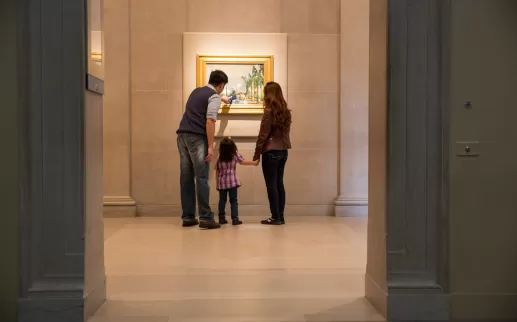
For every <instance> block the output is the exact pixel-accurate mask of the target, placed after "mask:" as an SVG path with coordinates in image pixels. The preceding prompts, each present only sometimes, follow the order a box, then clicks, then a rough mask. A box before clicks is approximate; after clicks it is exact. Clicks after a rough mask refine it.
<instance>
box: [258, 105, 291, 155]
mask: <svg viewBox="0 0 517 322" xmlns="http://www.w3.org/2000/svg"><path fill="white" fill-rule="evenodd" d="M289 132H290V131H287V133H284V132H283V131H282V130H281V129H279V128H278V127H276V126H274V125H273V119H272V111H271V109H270V108H265V109H264V116H262V122H261V123H260V132H259V135H258V138H257V146H256V148H255V155H254V156H253V160H254V161H255V160H259V159H260V155H261V154H262V153H264V152H267V151H271V150H288V149H290V148H291V139H290V137H289Z"/></svg>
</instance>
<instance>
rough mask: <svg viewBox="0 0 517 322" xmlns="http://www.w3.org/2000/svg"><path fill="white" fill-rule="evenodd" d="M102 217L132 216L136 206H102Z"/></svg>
mask: <svg viewBox="0 0 517 322" xmlns="http://www.w3.org/2000/svg"><path fill="white" fill-rule="evenodd" d="M103 213H104V218H132V217H136V213H137V211H136V206H106V205H105V206H104V207H103Z"/></svg>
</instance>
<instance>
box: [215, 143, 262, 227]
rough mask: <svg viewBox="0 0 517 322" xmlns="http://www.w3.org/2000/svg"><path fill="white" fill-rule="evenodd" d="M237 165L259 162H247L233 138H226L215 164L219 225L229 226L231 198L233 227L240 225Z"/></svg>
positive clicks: (256, 162)
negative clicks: (228, 211) (227, 211)
mask: <svg viewBox="0 0 517 322" xmlns="http://www.w3.org/2000/svg"><path fill="white" fill-rule="evenodd" d="M237 163H239V164H241V165H254V166H257V165H258V164H259V161H246V160H244V158H243V157H242V156H241V155H240V154H239V153H238V152H237V145H235V142H234V141H233V140H232V139H231V138H224V139H222V140H221V144H220V145H219V159H218V160H217V163H216V164H215V171H216V173H217V190H218V191H219V223H220V224H221V225H224V224H227V223H228V221H227V220H226V211H225V207H226V201H227V198H228V195H229V196H230V206H231V214H232V225H240V224H242V221H240V220H239V208H238V207H239V206H238V203H237V189H238V188H239V187H240V186H241V183H240V181H239V178H237V169H236V168H237Z"/></svg>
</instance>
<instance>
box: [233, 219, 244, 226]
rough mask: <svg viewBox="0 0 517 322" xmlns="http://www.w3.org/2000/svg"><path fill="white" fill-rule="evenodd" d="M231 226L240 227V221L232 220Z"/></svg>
mask: <svg viewBox="0 0 517 322" xmlns="http://www.w3.org/2000/svg"><path fill="white" fill-rule="evenodd" d="M232 225H234V226H238V225H242V221H240V220H239V218H237V219H232Z"/></svg>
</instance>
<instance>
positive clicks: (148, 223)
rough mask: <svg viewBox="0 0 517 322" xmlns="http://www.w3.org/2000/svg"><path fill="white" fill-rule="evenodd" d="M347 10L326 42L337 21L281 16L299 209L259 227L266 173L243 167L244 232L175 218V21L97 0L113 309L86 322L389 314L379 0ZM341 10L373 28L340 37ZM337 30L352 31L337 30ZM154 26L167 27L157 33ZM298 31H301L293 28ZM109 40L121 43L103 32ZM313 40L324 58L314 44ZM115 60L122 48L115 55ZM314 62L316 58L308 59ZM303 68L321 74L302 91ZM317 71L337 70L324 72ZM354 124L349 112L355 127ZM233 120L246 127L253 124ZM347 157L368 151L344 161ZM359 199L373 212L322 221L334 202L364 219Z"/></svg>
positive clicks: (108, 306)
mask: <svg viewBox="0 0 517 322" xmlns="http://www.w3.org/2000/svg"><path fill="white" fill-rule="evenodd" d="M347 2H350V3H351V2H352V1H347ZM355 2H356V3H354V4H349V5H350V6H351V7H350V8H346V9H347V10H345V9H344V8H343V7H342V6H343V5H344V4H343V3H346V2H343V1H341V4H339V1H335V3H336V4H337V5H338V7H337V8H338V17H337V18H336V21H337V27H336V28H337V29H335V30H333V31H332V30H331V31H332V32H333V33H331V32H330V31H327V33H325V34H323V35H322V34H319V33H316V32H312V33H311V32H310V30H312V29H313V28H316V29H317V28H324V29H325V28H330V29H332V28H333V27H332V26H324V27H321V26H320V27H318V25H317V24H316V25H314V22H310V21H309V20H307V21H308V22H307V25H303V26H299V25H297V24H296V21H291V20H292V19H291V18H289V17H286V16H282V18H281V20H282V21H283V22H282V24H284V23H285V24H286V25H287V27H285V28H287V29H288V30H286V33H287V35H288V36H287V37H288V46H291V47H289V50H288V55H287V64H288V73H287V74H288V75H286V77H287V79H288V84H287V88H285V89H284V90H285V92H286V93H287V95H288V104H289V105H290V107H291V109H292V110H293V133H292V136H293V139H294V141H295V142H293V145H294V146H295V149H293V153H291V155H290V159H289V161H288V166H287V168H288V169H287V170H286V171H289V172H290V173H289V174H287V175H288V176H290V178H291V179H290V180H291V181H290V183H289V182H288V183H287V185H286V189H287V194H288V199H290V200H294V202H292V204H291V205H290V207H288V208H289V209H288V210H286V220H287V225H285V226H281V227H268V226H261V225H260V224H259V221H260V219H263V218H262V217H267V215H268V212H267V209H268V207H267V197H266V194H265V188H264V187H262V185H263V179H262V177H261V173H260V171H259V169H258V168H257V169H256V170H255V169H251V170H249V171H248V170H243V171H241V169H239V171H241V172H240V173H239V176H240V177H241V180H242V181H243V184H244V185H245V186H244V187H243V189H242V190H241V191H240V193H241V192H242V196H240V197H239V198H240V199H241V200H240V201H241V205H240V208H241V209H240V212H241V213H243V214H245V213H248V214H249V215H243V217H242V220H243V221H244V225H243V226H240V227H238V228H237V227H231V226H230V227H224V228H223V229H221V230H216V231H200V230H198V229H196V228H193V229H191V228H189V229H185V228H182V227H180V222H181V221H180V218H179V216H178V214H180V213H181V209H180V205H179V203H178V201H179V196H178V192H179V191H177V190H178V189H177V187H179V165H176V164H175V163H174V162H179V156H178V155H177V152H176V151H175V149H176V147H175V143H174V138H175V135H174V131H175V129H176V125H177V123H178V120H179V118H181V114H182V104H183V99H182V96H183V95H184V93H183V89H184V88H183V87H184V84H183V77H184V76H183V77H182V75H181V73H179V72H177V71H178V70H181V66H182V65H181V64H182V61H183V60H184V59H185V57H183V53H184V48H183V47H182V46H183V45H184V43H183V42H182V33H179V32H177V31H174V32H171V31H170V29H174V30H177V29H176V28H178V26H176V25H175V24H176V23H180V22H178V21H175V22H174V23H172V24H173V25H174V26H171V25H170V22H169V24H167V25H166V26H163V25H161V24H160V23H162V22H166V21H168V17H167V15H166V14H165V13H160V12H161V11H162V10H160V7H159V5H155V4H153V5H150V4H145V5H144V3H143V2H142V3H141V7H138V6H139V4H138V3H139V2H137V1H133V2H127V3H126V2H124V3H125V4H122V3H123V2H120V3H118V4H115V3H114V2H108V1H106V2H105V14H104V19H105V21H104V24H105V32H106V33H107V35H105V36H104V39H105V47H106V60H105V61H106V75H105V77H106V93H105V97H104V140H103V141H104V187H105V189H104V201H105V205H106V206H105V210H106V211H105V217H106V218H104V254H105V260H104V266H105V268H106V276H107V301H106V303H104V305H103V306H102V307H101V308H100V309H99V310H98V311H97V312H96V314H95V315H94V316H93V317H92V318H91V319H92V322H101V321H111V320H110V319H112V320H116V319H117V318H118V319H121V318H128V317H132V319H134V320H135V321H138V319H141V320H142V321H154V320H156V321H162V320H163V321H168V320H169V319H170V320H172V319H174V320H182V321H215V320H220V321H243V320H246V319H247V320H250V321H251V320H253V321H291V320H305V321H333V320H336V319H338V318H339V319H340V320H342V319H343V318H344V317H346V318H347V319H349V320H353V321H361V320H363V321H377V320H379V321H382V320H384V318H383V314H385V304H383V302H382V300H379V298H378V297H377V296H376V295H375V294H376V293H375V292H376V291H377V290H374V289H372V288H371V285H374V284H376V285H379V287H380V288H383V287H384V288H385V284H384V285H382V283H383V282H382V281H384V283H386V263H385V261H386V260H385V256H386V254H385V250H386V247H385V219H384V218H385V213H384V211H385V209H384V208H383V207H380V205H382V204H383V203H385V200H384V193H385V190H384V191H383V189H385V188H384V187H385V181H384V182H383V180H385V177H386V162H385V160H386V159H385V158H386V153H387V147H386V131H387V128H386V117H387V115H386V114H387V111H386V110H387V109H386V105H387V87H386V82H387V80H386V79H387V77H386V75H387V72H386V37H387V35H386V29H387V14H386V3H385V1H374V2H372V3H371V4H369V5H368V7H367V10H368V11H367V12H364V11H362V12H355V13H354V11H350V10H353V9H354V8H356V9H357V10H361V9H362V10H364V5H361V4H360V3H361V2H362V1H355ZM169 5H171V4H168V5H167V6H169ZM167 6H166V7H167ZM171 6H176V4H174V5H171ZM376 6H379V7H376ZM167 8H168V9H167V10H172V9H171V8H170V7H167ZM161 9H164V8H161ZM176 9H178V10H180V8H176V7H175V10H176ZM194 9H196V8H191V7H190V6H189V7H188V8H183V9H181V10H186V11H185V15H186V16H187V17H188V19H187V20H188V21H186V22H184V23H185V24H186V26H187V28H186V29H187V30H184V31H189V30H190V29H191V28H192V30H195V31H199V30H202V31H205V30H206V31H210V30H209V28H210V27H209V26H197V27H194V26H192V24H194V22H193V21H196V20H195V17H191V15H190V14H189V10H194ZM197 9H199V8H197ZM304 10H305V9H304ZM344 12H345V13H346V15H347V17H348V18H351V19H352V18H353V17H354V16H357V14H359V16H360V17H366V19H367V20H366V22H365V21H364V20H363V21H359V22H360V23H362V25H366V26H367V30H366V31H364V30H363V32H364V33H363V34H362V36H361V34H360V33H354V32H350V30H352V29H351V27H353V22H350V21H351V20H350V19H345V20H343V14H344ZM158 13H160V15H155V14H158ZM331 13H333V11H329V12H326V14H328V15H331ZM365 14H366V16H365ZM162 15H163V16H162ZM150 17H152V18H150ZM355 19H358V18H355ZM284 20H285V21H284ZM344 21H347V22H349V23H350V25H347V26H344ZM164 28H170V29H167V30H169V31H167V32H166V33H165V34H162V33H160V32H159V30H163V29H164ZM250 28H251V27H250ZM282 28H284V27H282ZM289 28H291V29H289ZM305 28H308V29H307V31H306V32H305V33H300V32H294V31H299V30H306V29H305ZM248 29H249V28H248ZM113 30H117V33H113V34H112V35H116V37H110V34H109V33H110V32H113ZM289 30H294V31H293V32H292V33H291V32H289ZM246 32H249V33H253V32H256V33H257V32H260V30H259V29H257V30H256V31H255V30H253V28H251V29H249V30H246ZM344 32H345V34H346V36H345V34H344ZM365 34H366V36H367V38H366V39H365V38H364V35H365ZM153 37H155V38H153ZM359 41H362V42H363V44H359V43H358V42H359ZM314 43H316V44H318V45H319V46H322V47H324V48H331V49H333V50H332V51H325V50H321V48H318V47H317V46H314ZM364 43H366V46H364ZM157 44H160V45H157ZM354 46H355V47H354ZM164 48H165V49H164ZM347 48H352V49H350V50H348V51H347ZM354 48H355V49H354ZM364 48H366V51H362V52H360V53H359V54H358V52H357V50H364ZM110 51H111V52H110ZM117 51H118V52H121V53H124V52H125V54H124V55H122V56H118V55H116V54H115V53H116V52H117ZM316 54H318V55H320V56H318V57H319V58H318V59H316V60H314V55H316ZM110 55H111V56H110ZM365 55H366V56H365ZM110 57H111V58H112V59H110ZM354 59H357V60H358V61H360V62H362V63H366V70H364V69H356V70H355V71H354V70H353V68H357V67H358V66H362V65H361V63H359V64H358V61H354ZM175 61H176V63H178V64H179V65H174V62H175ZM311 61H312V62H313V63H314V64H315V67H314V69H315V71H313V72H312V73H309V74H317V75H315V76H314V77H315V78H318V77H320V76H318V75H319V74H322V75H324V77H320V78H321V79H318V81H317V82H307V81H305V82H304V81H301V80H304V79H306V75H307V71H306V69H305V66H306V64H307V63H310V62H311ZM164 66H167V67H166V68H164ZM174 66H176V67H174ZM336 69H337V70H336ZM326 70H328V71H331V72H332V71H335V74H333V75H334V76H332V77H330V76H328V75H329V74H328V73H325V72H324V71H326ZM175 71H176V72H175ZM351 72H355V73H357V74H355V75H353V74H351ZM113 75H115V76H113ZM178 75H179V76H178ZM110 77H112V78H111V79H110ZM358 78H359V79H361V80H362V82H358V81H357V80H358ZM121 80H122V81H121ZM357 84H359V85H357ZM349 86H352V87H353V88H354V91H350V88H351V87H349ZM358 91H362V92H361V93H360V94H358ZM327 108H328V109H327ZM354 113H356V114H354ZM351 117H356V122H355V125H354V120H351V119H350V118H351ZM229 120H230V121H231V120H233V121H235V120H236V118H235V117H231V118H230V119H229ZM259 120H260V119H259ZM243 121H246V122H248V123H246V125H244V126H249V124H250V122H251V121H253V119H252V118H250V117H247V118H244V120H243ZM107 123H109V126H107ZM316 126H317V128H314V129H313V127H316ZM358 140H359V141H361V142H360V143H359V144H358V143H357V141H358ZM329 142H330V143H329ZM237 143H238V145H239V150H240V151H241V152H243V153H244V154H246V152H250V151H251V150H252V148H253V143H254V140H253V139H250V138H238V139H237ZM296 146H298V147H299V148H298V149H299V150H297V149H296ZM347 149H348V150H347ZM350 150H353V151H355V152H357V153H358V155H359V154H361V153H362V154H361V155H363V156H365V157H364V158H363V159H362V160H360V159H358V158H355V159H354V158H347V155H349V154H350V153H348V151H350ZM248 154H249V153H248ZM368 155H369V156H368ZM367 158H368V161H367ZM343 164H344V165H343ZM367 164H368V166H367ZM357 169H362V170H359V171H357ZM246 171H247V172H246ZM361 171H363V173H362V174H359V175H358V172H361ZM364 172H366V173H364ZM354 175H356V176H355V177H354ZM368 177H369V179H367V178H368ZM368 180H369V181H370V187H369V189H370V190H369V191H368V190H366V195H365V194H364V192H365V190H364V189H363V190H362V191H360V192H359V193H358V196H357V195H356V196H354V195H353V191H354V189H355V188H356V187H357V184H358V185H362V186H363V188H364V187H366V186H367V181H368ZM371 182H374V183H375V185H373V188H372V185H371ZM246 185H249V186H252V185H253V186H255V187H257V188H254V189H247V187H246ZM212 186H213V184H212ZM367 189H368V188H367ZM261 191H262V193H261ZM361 192H362V193H363V194H362V195H361ZM214 196H216V195H215V194H214V193H212V194H211V199H212V203H215V200H214V199H215V198H214ZM170 200H175V201H174V202H171V201H170ZM335 200H336V201H335ZM288 204H289V201H288ZM366 204H367V205H368V217H366V216H356V217H336V216H330V214H334V212H336V208H339V210H338V211H337V212H339V211H342V210H344V211H345V212H354V213H355V214H357V213H359V214H362V213H361V212H362V211H363V209H366V207H365V206H366ZM289 212H290V213H291V214H292V215H289ZM172 215H175V216H172ZM277 228H278V229H277ZM87 243H89V242H88V241H87ZM367 243H368V249H367ZM383 243H384V244H383ZM87 261H88V260H87ZM367 263H368V267H367ZM86 265H87V266H88V263H87V264H86ZM367 270H369V271H368V272H367ZM87 274H88V273H87ZM365 276H366V277H365ZM369 287H370V288H369ZM369 292H370V294H368V293H369ZM365 294H366V295H368V299H369V300H370V301H371V303H370V301H368V300H367V299H366V298H365ZM372 304H373V305H372Z"/></svg>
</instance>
